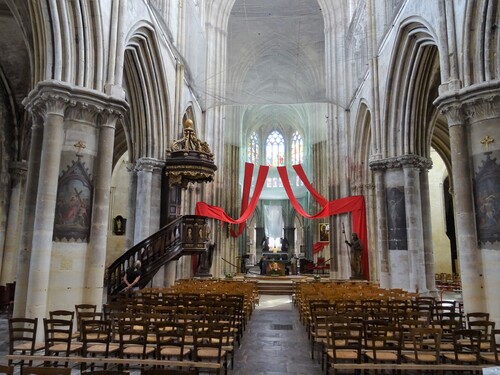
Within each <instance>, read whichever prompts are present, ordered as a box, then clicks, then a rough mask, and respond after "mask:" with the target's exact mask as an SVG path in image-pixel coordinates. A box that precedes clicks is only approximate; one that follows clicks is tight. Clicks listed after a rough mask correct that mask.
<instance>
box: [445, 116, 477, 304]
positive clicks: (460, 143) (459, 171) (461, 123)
mask: <svg viewBox="0 0 500 375" xmlns="http://www.w3.org/2000/svg"><path fill="white" fill-rule="evenodd" d="M444 114H445V115H446V117H447V119H448V127H449V131H450V146H451V161H452V171H453V190H454V193H455V199H454V205H455V225H456V228H457V247H458V259H459V262H460V276H461V280H462V293H463V299H464V307H465V306H466V308H467V309H468V311H484V310H485V303H484V294H483V292H482V291H483V280H482V279H483V278H482V271H481V268H482V267H481V260H480V257H479V254H478V251H477V237H476V229H475V228H476V222H475V215H474V214H475V212H474V203H473V189H472V176H471V175H472V166H471V160H470V156H469V153H468V151H467V150H468V149H469V140H468V139H469V138H468V134H467V125H466V124H465V116H464V115H463V113H462V110H461V108H460V107H447V108H446V109H445V110H444Z"/></svg>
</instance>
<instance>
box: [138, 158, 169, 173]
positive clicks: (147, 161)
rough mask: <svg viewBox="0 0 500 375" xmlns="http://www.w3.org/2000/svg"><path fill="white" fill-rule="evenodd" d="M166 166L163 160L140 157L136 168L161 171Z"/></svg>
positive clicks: (145, 170)
mask: <svg viewBox="0 0 500 375" xmlns="http://www.w3.org/2000/svg"><path fill="white" fill-rule="evenodd" d="M164 166H165V162H164V161H163V160H159V159H154V158H140V159H139V160H137V163H136V165H135V169H136V171H137V172H141V171H143V172H149V173H153V172H157V171H158V170H159V171H161V170H162V169H163V167H164Z"/></svg>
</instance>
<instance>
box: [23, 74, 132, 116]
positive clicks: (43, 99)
mask: <svg viewBox="0 0 500 375" xmlns="http://www.w3.org/2000/svg"><path fill="white" fill-rule="evenodd" d="M23 105H24V106H25V107H26V110H28V111H29V112H31V113H32V114H33V115H40V116H43V117H44V118H45V116H46V115H47V114H48V113H53V114H58V115H61V116H67V117H69V119H81V120H84V121H87V122H90V123H97V121H98V116H99V115H104V116H105V117H107V116H109V115H110V114H113V115H114V116H123V115H124V114H125V113H126V112H127V110H128V103H127V102H126V101H125V100H122V99H118V98H116V97H114V96H110V95H106V94H104V93H102V92H98V91H95V90H89V89H86V88H82V87H78V86H73V85H70V84H68V83H66V82H59V81H43V82H40V83H38V85H37V86H36V87H35V88H34V89H33V90H32V91H31V92H30V93H29V95H28V96H27V97H26V98H25V99H24V100H23ZM105 123H106V124H108V122H107V121H106V122H105Z"/></svg>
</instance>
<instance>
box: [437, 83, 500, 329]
mask: <svg viewBox="0 0 500 375" xmlns="http://www.w3.org/2000/svg"><path fill="white" fill-rule="evenodd" d="M435 104H436V105H437V106H438V107H439V109H440V110H441V113H442V114H443V115H445V116H446V118H447V120H448V127H449V132H450V145H451V157H452V172H453V173H452V176H453V180H452V184H453V185H452V190H453V192H454V193H453V204H454V210H455V225H456V233H457V248H458V259H459V263H460V276H461V282H462V291H463V299H464V309H465V311H466V312H471V311H489V312H490V316H491V318H492V319H493V320H496V321H498V320H499V319H500V307H499V306H498V303H497V302H498V300H499V298H500V290H499V288H498V285H499V284H500V273H499V272H498V269H499V267H500V235H498V233H500V231H499V228H500V219H498V216H496V218H495V215H493V216H492V215H490V214H491V212H488V207H490V204H489V203H488V202H489V197H492V196H494V197H495V200H494V202H498V193H499V192H500V188H498V186H499V185H498V181H499V178H500V142H498V139H500V138H499V137H500V129H499V127H498V122H499V119H500V84H499V83H498V81H492V82H491V83H488V84H478V85H475V86H471V87H468V88H466V89H462V90H460V91H454V92H446V93H444V94H443V95H441V96H440V97H439V98H438V99H437V100H436V102H435ZM481 176H482V177H484V178H481ZM492 202H493V201H492ZM494 204H497V205H498V203H494ZM490 217H491V218H492V219H493V221H492V222H491V221H490V222H487V221H488V218H490ZM490 304H493V305H491V306H489V305H490Z"/></svg>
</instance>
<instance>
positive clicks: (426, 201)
mask: <svg viewBox="0 0 500 375" xmlns="http://www.w3.org/2000/svg"><path fill="white" fill-rule="evenodd" d="M420 192H421V201H422V205H421V207H422V230H423V238H424V263H425V279H426V285H427V290H428V291H429V292H430V293H431V295H433V296H434V297H437V290H436V276H435V273H436V272H435V267H434V249H433V247H432V218H431V202H430V192H429V169H427V168H423V169H421V171H420Z"/></svg>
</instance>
